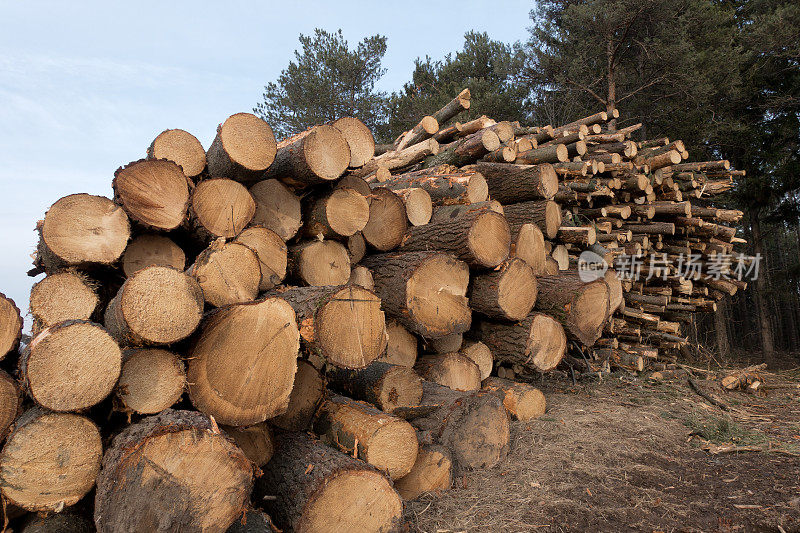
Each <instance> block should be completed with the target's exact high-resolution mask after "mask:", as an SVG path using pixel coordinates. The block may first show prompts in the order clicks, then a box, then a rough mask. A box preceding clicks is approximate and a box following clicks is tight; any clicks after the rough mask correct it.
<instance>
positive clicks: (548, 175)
mask: <svg viewBox="0 0 800 533" xmlns="http://www.w3.org/2000/svg"><path fill="white" fill-rule="evenodd" d="M470 168H474V169H475V170H476V171H478V172H480V173H481V175H483V177H484V179H485V180H486V185H487V188H488V190H489V195H491V197H492V200H497V201H498V202H500V203H501V204H512V203H518V202H525V201H528V200H552V199H553V196H555V194H556V193H557V192H558V175H557V174H556V172H555V169H554V168H553V165H550V164H547V163H544V164H541V165H513V164H508V163H476V164H475V166H474V167H470Z"/></svg>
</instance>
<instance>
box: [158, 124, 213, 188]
mask: <svg viewBox="0 0 800 533" xmlns="http://www.w3.org/2000/svg"><path fill="white" fill-rule="evenodd" d="M147 157H149V158H150V159H168V160H170V161H174V162H175V163H177V164H178V165H179V166H180V167H181V169H182V170H183V173H184V174H185V175H186V177H188V178H196V177H197V176H199V175H200V174H201V173H202V172H203V170H205V168H206V151H205V149H203V145H202V144H200V141H198V140H197V137H195V136H194V135H192V134H191V133H189V132H188V131H184V130H180V129H174V130H164V131H163V132H161V133H159V134H158V137H156V138H155V139H154V140H153V142H152V143H151V144H150V147H149V148H148V149H147Z"/></svg>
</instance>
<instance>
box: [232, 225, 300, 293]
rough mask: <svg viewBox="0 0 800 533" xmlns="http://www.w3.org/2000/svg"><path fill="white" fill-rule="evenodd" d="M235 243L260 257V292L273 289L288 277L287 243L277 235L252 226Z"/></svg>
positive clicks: (260, 227)
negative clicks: (242, 245)
mask: <svg viewBox="0 0 800 533" xmlns="http://www.w3.org/2000/svg"><path fill="white" fill-rule="evenodd" d="M235 242H238V243H241V244H244V245H245V246H247V247H248V248H250V249H251V250H253V251H254V252H255V253H256V256H257V257H258V263H259V265H261V283H260V284H259V286H258V290H259V291H267V290H269V289H272V288H273V287H275V286H276V285H279V284H280V283H281V282H282V281H283V278H285V277H286V261H287V248H286V243H285V242H283V239H281V237H280V236H279V235H278V234H277V233H275V232H274V231H272V230H270V229H267V228H265V227H263V226H250V227H248V228H246V229H245V230H244V231H242V232H241V233H240V234H239V236H238V237H236V241H235Z"/></svg>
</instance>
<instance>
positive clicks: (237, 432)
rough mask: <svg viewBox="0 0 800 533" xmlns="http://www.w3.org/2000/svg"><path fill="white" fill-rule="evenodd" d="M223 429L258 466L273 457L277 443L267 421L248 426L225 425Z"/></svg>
mask: <svg viewBox="0 0 800 533" xmlns="http://www.w3.org/2000/svg"><path fill="white" fill-rule="evenodd" d="M222 429H223V430H224V431H225V433H226V434H227V435H228V436H229V437H230V438H232V439H233V442H235V443H236V445H237V446H238V447H239V448H240V449H241V450H242V451H243V452H244V455H245V457H247V458H248V459H250V462H251V463H253V464H254V465H256V466H257V467H259V468H261V467H262V466H264V465H265V464H267V463H268V462H269V460H270V459H272V454H273V453H274V452H275V443H274V442H273V439H272V432H271V431H270V430H269V425H268V424H267V423H266V422H261V423H260V424H255V425H253V426H248V427H232V426H223V428H222Z"/></svg>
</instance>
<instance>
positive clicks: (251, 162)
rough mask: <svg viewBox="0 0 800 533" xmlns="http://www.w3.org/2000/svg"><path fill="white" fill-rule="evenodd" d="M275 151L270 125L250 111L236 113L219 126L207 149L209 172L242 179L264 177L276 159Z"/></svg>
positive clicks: (250, 179)
mask: <svg viewBox="0 0 800 533" xmlns="http://www.w3.org/2000/svg"><path fill="white" fill-rule="evenodd" d="M275 150H276V145H275V135H274V134H273V133H272V129H271V128H270V127H269V124H267V123H266V122H264V121H263V120H261V119H260V118H258V117H257V116H255V115H252V114H250V113H236V114H235V115H231V116H230V117H228V118H227V119H225V122H223V123H222V124H220V125H219V126H218V127H217V136H216V137H214V142H212V143H211V147H210V148H209V149H208V152H206V161H207V162H208V175H209V176H211V177H212V178H228V179H232V180H236V181H241V182H252V181H256V180H259V179H262V178H263V177H264V171H266V170H267V169H268V168H270V165H272V163H273V161H274V160H275Z"/></svg>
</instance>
